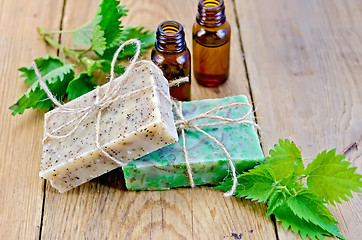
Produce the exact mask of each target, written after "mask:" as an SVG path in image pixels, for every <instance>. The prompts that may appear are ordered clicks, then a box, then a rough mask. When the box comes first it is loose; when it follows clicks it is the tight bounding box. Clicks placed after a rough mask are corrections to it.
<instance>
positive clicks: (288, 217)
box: [273, 203, 331, 240]
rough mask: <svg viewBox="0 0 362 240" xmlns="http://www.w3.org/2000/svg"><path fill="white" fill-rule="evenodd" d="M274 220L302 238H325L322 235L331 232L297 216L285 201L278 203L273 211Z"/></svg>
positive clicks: (327, 234) (328, 234)
mask: <svg viewBox="0 0 362 240" xmlns="http://www.w3.org/2000/svg"><path fill="white" fill-rule="evenodd" d="M273 214H274V216H275V218H276V220H278V221H281V222H282V225H283V227H284V229H285V230H288V229H289V228H291V230H292V231H293V232H295V233H297V234H298V233H299V234H300V236H301V237H302V238H303V239H306V237H309V238H310V239H312V240H313V239H325V237H324V236H323V235H326V236H330V235H331V234H330V233H328V232H327V231H325V230H324V229H322V228H321V227H319V226H317V225H315V224H313V223H311V222H308V221H306V220H304V219H302V218H299V217H298V216H297V215H295V214H294V213H293V211H292V210H291V209H290V208H289V207H288V205H287V204H286V203H284V204H281V205H279V206H278V207H277V208H275V210H274V211H273Z"/></svg>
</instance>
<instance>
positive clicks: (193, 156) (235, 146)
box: [123, 95, 264, 190]
mask: <svg viewBox="0 0 362 240" xmlns="http://www.w3.org/2000/svg"><path fill="white" fill-rule="evenodd" d="M234 102H242V103H248V100H247V98H246V97H245V96H244V95H238V96H233V97H226V98H223V99H206V100H200V101H191V102H183V103H182V104H183V106H182V110H183V115H184V117H185V119H189V118H191V117H194V116H197V115H199V114H201V113H205V112H206V111H208V110H210V109H212V108H215V107H218V106H224V105H229V104H231V103H234ZM248 110H249V108H248V107H247V106H234V107H230V108H227V109H223V110H220V111H218V112H215V113H213V114H214V115H218V116H223V117H227V118H231V119H237V118H241V117H243V116H244V115H246V114H247V113H248ZM249 120H250V121H251V120H252V119H251V117H249ZM215 121H219V120H213V119H199V120H197V121H196V122H194V123H196V124H204V123H211V122H215ZM202 129H203V130H204V131H206V132H207V133H209V134H210V135H211V136H213V137H215V138H216V139H218V140H219V141H220V142H221V143H222V144H223V145H224V146H225V148H226V149H227V151H228V152H229V153H230V155H231V158H232V160H233V162H234V164H235V167H236V171H237V172H238V173H241V172H242V171H245V170H247V169H250V168H253V167H254V166H255V165H256V164H258V163H259V162H261V161H263V159H264V155H263V152H262V150H261V147H260V143H259V140H258V136H257V134H256V132H255V129H254V126H252V125H250V124H240V123H231V124H226V125H217V126H209V127H203V128H202ZM185 139H186V148H187V152H188V155H189V161H190V166H191V168H192V172H193V178H194V182H195V184H196V185H202V184H218V183H219V182H220V181H222V180H223V179H224V178H225V177H226V176H227V175H228V173H229V171H230V166H229V163H228V160H227V157H226V156H225V153H224V152H223V151H222V150H221V149H220V147H219V146H217V145H216V144H215V143H214V142H213V141H212V140H210V139H209V138H208V137H206V136H205V135H203V134H202V133H199V132H197V131H195V130H193V129H185ZM182 145H183V144H182V139H181V137H180V139H179V141H178V142H176V143H174V144H172V145H169V146H167V147H164V148H162V149H159V150H157V151H155V152H152V153H150V154H148V155H146V156H144V157H142V158H140V159H137V160H135V161H132V162H131V163H128V164H127V165H125V166H123V173H124V177H125V180H126V186H127V188H128V189H132V190H163V189H169V188H175V187H181V186H190V181H189V178H188V175H187V170H186V164H185V156H184V152H183V148H182Z"/></svg>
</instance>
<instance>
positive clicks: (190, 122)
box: [173, 101, 259, 197]
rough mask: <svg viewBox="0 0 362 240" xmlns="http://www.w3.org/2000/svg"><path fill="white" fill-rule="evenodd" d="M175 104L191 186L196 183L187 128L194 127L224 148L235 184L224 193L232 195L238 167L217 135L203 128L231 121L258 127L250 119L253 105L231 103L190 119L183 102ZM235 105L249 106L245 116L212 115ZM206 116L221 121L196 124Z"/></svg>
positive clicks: (176, 122) (236, 182)
mask: <svg viewBox="0 0 362 240" xmlns="http://www.w3.org/2000/svg"><path fill="white" fill-rule="evenodd" d="M173 106H174V109H175V113H176V114H177V116H178V117H179V118H180V119H179V120H177V121H175V125H176V127H177V128H178V129H180V130H181V137H182V143H183V145H182V146H183V152H184V156H185V163H186V168H187V174H188V177H189V180H190V185H191V187H194V186H195V183H194V179H193V175H192V169H191V166H190V161H189V157H188V152H187V148H186V140H185V128H190V129H194V130H196V131H198V132H200V133H201V134H203V135H204V136H206V137H207V138H209V139H210V140H211V141H213V142H214V143H215V144H216V145H218V146H219V147H220V148H221V149H222V151H223V152H224V154H225V156H226V157H227V159H228V162H229V165H230V168H231V174H232V179H233V185H232V187H231V189H230V190H229V191H227V192H226V193H224V197H231V196H232V195H233V194H234V192H235V190H236V187H237V184H238V180H237V176H236V169H235V165H234V163H233V161H232V158H231V156H230V154H229V152H228V150H227V149H226V148H225V146H224V145H223V144H222V143H221V142H220V141H219V140H217V139H216V138H215V137H213V136H211V135H210V134H209V133H207V132H206V131H204V130H202V129H201V128H202V127H208V126H217V125H225V124H229V123H240V124H250V125H253V126H255V127H256V128H259V127H258V125H257V124H256V123H254V122H252V121H250V120H248V118H249V116H250V115H251V113H252V106H251V105H250V104H248V103H241V102H236V103H231V104H228V105H224V106H220V107H215V108H212V109H211V110H209V111H207V112H205V113H201V114H199V115H197V116H195V117H192V118H189V119H185V117H184V116H183V113H182V103H181V102H180V103H179V104H177V103H176V102H175V101H173ZM235 106H247V107H249V110H248V112H247V113H246V114H245V115H244V116H242V117H241V118H237V119H232V118H227V117H221V116H216V115H211V114H212V113H214V112H217V111H220V110H222V109H227V108H230V107H235ZM205 118H208V119H215V120H219V121H218V122H213V123H206V124H196V123H195V121H196V120H199V119H205Z"/></svg>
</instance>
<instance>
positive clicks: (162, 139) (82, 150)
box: [39, 63, 178, 192]
mask: <svg viewBox="0 0 362 240" xmlns="http://www.w3.org/2000/svg"><path fill="white" fill-rule="evenodd" d="M115 81H116V80H115ZM108 84H109V83H107V84H105V85H103V86H102V87H101V89H100V90H101V91H100V96H101V97H102V96H103V94H104V93H105V90H106V87H107V85H108ZM112 84H115V82H114V83H112ZM113 86H114V85H113ZM134 90H137V91H136V92H133V93H131V92H132V91H134ZM119 94H120V95H124V94H126V95H125V96H124V97H122V98H120V99H118V100H117V101H115V102H113V103H112V104H111V105H110V106H109V107H108V108H107V109H104V110H103V114H102V117H101V123H100V134H99V136H100V140H99V141H100V144H101V146H102V148H103V149H104V150H105V151H106V152H107V153H109V154H110V155H111V156H112V157H115V158H116V159H118V160H119V161H121V162H122V163H127V162H129V161H132V160H133V159H136V158H139V157H141V156H144V155H146V154H148V153H150V152H153V151H155V150H157V149H159V148H161V147H163V146H166V145H169V144H171V143H174V142H176V141H177V140H178V136H177V131H176V127H175V124H174V117H173V113H172V105H171V103H170V94H169V87H168V81H167V80H166V79H165V78H164V77H163V76H161V75H160V74H159V73H158V71H157V70H156V67H155V66H154V65H153V64H151V63H143V64H142V65H141V66H140V67H137V68H134V69H133V70H132V73H131V74H130V76H129V77H128V78H127V79H126V80H125V82H124V85H122V89H120V92H119ZM95 98H96V93H95V91H92V92H89V93H87V94H86V95H83V96H81V97H79V98H77V99H75V100H73V101H71V102H69V103H67V104H65V105H64V107H69V108H82V107H85V106H89V105H90V104H92V103H94V101H95ZM58 110H59V108H56V109H54V110H52V111H51V112H48V113H47V114H46V115H48V116H49V120H48V122H47V128H48V131H49V132H51V131H52V130H54V129H57V128H58V127H59V126H61V125H63V124H64V123H67V122H69V121H70V120H72V119H74V118H75V117H76V116H77V114H69V113H68V114H64V113H58V114H53V115H49V114H51V113H52V112H54V111H58ZM95 122H96V112H94V113H91V114H90V115H89V116H88V117H87V119H86V120H85V121H84V122H82V124H81V125H80V126H79V127H78V128H77V129H76V131H75V132H74V133H73V134H71V135H70V136H69V137H66V138H62V139H49V140H47V141H45V143H44V146H43V155H42V161H41V170H40V173H39V175H40V177H43V178H46V179H48V180H49V181H50V183H51V185H52V186H53V187H54V188H56V189H58V190H59V192H65V191H68V190H70V189H72V188H74V187H76V186H78V185H80V184H82V183H84V182H87V181H89V180H91V179H92V178H95V177H98V176H100V175H102V174H104V173H106V172H109V171H111V170H112V169H115V168H117V167H118V165H117V164H116V163H115V162H113V161H112V160H111V159H109V158H107V157H105V156H104V155H102V154H100V151H99V150H98V149H97V148H96V131H95ZM74 125H75V124H71V125H69V126H67V127H65V128H63V129H61V130H59V132H58V133H57V134H58V135H64V134H66V133H68V132H70V131H71V129H73V128H74Z"/></svg>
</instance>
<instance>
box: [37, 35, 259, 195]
mask: <svg viewBox="0 0 362 240" xmlns="http://www.w3.org/2000/svg"><path fill="white" fill-rule="evenodd" d="M130 44H136V47H137V49H136V53H135V55H134V57H133V58H132V60H131V62H130V65H129V66H128V67H127V68H126V70H125V72H124V73H123V75H121V76H119V77H118V78H115V73H114V67H115V64H116V61H117V58H118V55H119V53H120V52H121V51H122V50H123V49H124V47H125V46H127V45H130ZM140 51H141V43H140V41H139V40H137V39H131V40H128V41H126V42H124V43H123V44H122V45H121V46H120V47H119V48H118V49H117V51H116V52H115V54H114V56H113V59H112V64H111V76H110V80H109V84H108V87H107V88H106V91H105V93H104V94H103V96H102V97H101V93H100V87H99V86H98V87H97V88H96V90H95V91H96V94H95V97H96V99H95V101H94V103H92V104H91V105H89V106H86V107H83V108H68V107H65V106H64V105H63V104H61V103H60V102H59V101H58V100H57V99H56V97H55V96H54V95H53V94H52V93H51V92H50V90H49V88H48V86H47V85H46V83H45V81H44V79H43V77H42V76H41V74H40V72H39V70H38V68H37V66H36V64H35V62H33V63H32V66H33V69H34V71H35V74H36V76H37V77H38V80H39V83H40V86H41V88H42V89H43V90H44V91H45V93H46V94H47V96H48V97H49V99H50V100H51V101H52V102H53V103H54V104H55V105H56V106H58V107H59V110H58V111H56V112H55V111H52V112H49V113H48V114H47V115H45V119H44V138H43V143H44V142H45V141H46V140H47V139H62V138H66V137H68V136H70V135H72V134H73V133H74V132H75V131H76V130H77V129H78V128H79V126H80V125H81V124H82V123H83V122H84V121H85V120H86V119H87V118H88V116H89V115H90V114H91V113H93V112H95V113H96V121H95V135H96V137H95V142H96V147H97V149H98V150H99V152H100V153H101V154H103V155H104V156H105V157H107V158H109V159H110V160H112V161H113V162H115V163H117V164H118V165H119V166H123V165H125V163H123V162H121V161H118V160H117V159H116V158H114V157H113V156H111V155H110V154H109V153H108V152H106V151H105V150H104V149H103V148H102V146H101V144H100V122H101V118H102V113H103V111H104V110H105V109H107V108H108V107H109V106H110V105H111V104H112V103H114V102H116V101H118V100H119V99H120V98H126V97H127V96H129V95H132V94H135V93H137V92H139V91H144V90H145V88H141V89H136V90H134V91H131V92H128V93H126V94H123V95H120V94H119V91H120V90H121V88H122V86H123V83H124V81H125V80H126V79H127V78H129V77H130V74H131V72H132V70H133V69H134V68H135V67H136V66H138V65H141V64H144V63H149V64H152V65H153V66H155V68H154V69H156V71H157V73H158V74H159V75H162V76H163V72H162V70H161V69H159V68H158V67H157V66H156V65H155V64H154V63H153V62H152V61H148V60H141V61H137V59H138V57H139V54H140ZM151 73H153V74H154V72H152V69H151ZM188 81H189V79H188V78H187V77H185V78H180V79H176V80H173V81H170V82H169V86H170V87H176V86H179V85H180V84H182V83H185V82H188ZM115 82H116V84H114V83H115ZM113 85H114V86H113ZM158 90H159V89H158ZM159 92H160V93H161V94H162V95H164V96H165V94H164V93H163V92H162V91H161V90H159ZM165 97H166V99H167V100H168V101H169V102H170V103H171V104H172V105H173V106H174V109H175V112H176V114H177V115H178V117H179V120H176V121H175V125H176V127H177V128H178V129H180V130H181V137H182V145H183V152H184V155H185V163H186V167H187V174H188V177H189V180H190V185H191V187H194V186H195V183H194V180H193V175H192V169H191V166H190V161H189V156H188V151H187V148H186V139H185V129H186V128H191V129H194V130H196V131H198V132H200V133H201V134H203V135H204V136H206V137H207V138H209V139H210V140H212V141H213V142H214V143H215V144H216V145H218V146H219V147H220V148H221V149H222V150H223V152H224V154H225V156H226V157H227V159H228V162H229V165H230V168H231V172H232V178H233V186H232V188H231V190H229V191H228V192H226V193H224V196H225V197H230V196H232V195H233V193H234V192H235V190H236V186H237V177H236V169H235V165H234V163H233V161H232V159H231V156H230V154H229V152H228V151H227V149H226V148H225V146H224V145H223V144H222V143H221V142H220V141H219V140H217V139H216V138H215V137H213V136H211V135H210V134H208V133H207V132H206V131H204V130H202V129H201V128H203V127H208V126H216V125H225V124H229V123H241V124H251V125H253V126H255V127H256V128H257V129H259V127H258V125H257V124H255V123H254V122H253V121H250V120H248V118H249V116H250V115H251V113H252V107H251V105H250V104H247V103H232V104H229V105H225V106H220V107H216V108H213V109H211V110H209V111H207V112H205V113H202V114H199V115H197V116H194V117H192V118H190V119H185V118H184V116H183V113H182V103H180V104H179V106H178V104H177V103H176V102H175V101H174V100H170V99H169V97H167V96H165ZM234 106H248V107H249V111H248V112H247V114H245V115H244V116H243V117H241V118H238V119H231V118H226V117H220V116H217V115H212V113H214V112H217V111H220V110H222V109H226V108H230V107H234ZM62 113H63V114H71V115H76V116H75V118H73V119H71V120H70V121H68V122H66V123H64V124H62V125H61V126H59V127H58V128H56V129H54V130H52V131H51V132H49V131H48V128H47V122H48V120H49V118H50V117H51V116H53V115H54V114H62ZM205 118H207V119H214V120H218V121H217V122H212V123H205V124H196V123H195V121H197V120H199V119H205ZM73 123H75V125H74V126H73V127H72V128H71V130H70V131H69V132H67V133H65V134H63V135H56V134H60V130H62V129H64V128H65V127H68V126H70V125H72V124H73Z"/></svg>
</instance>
